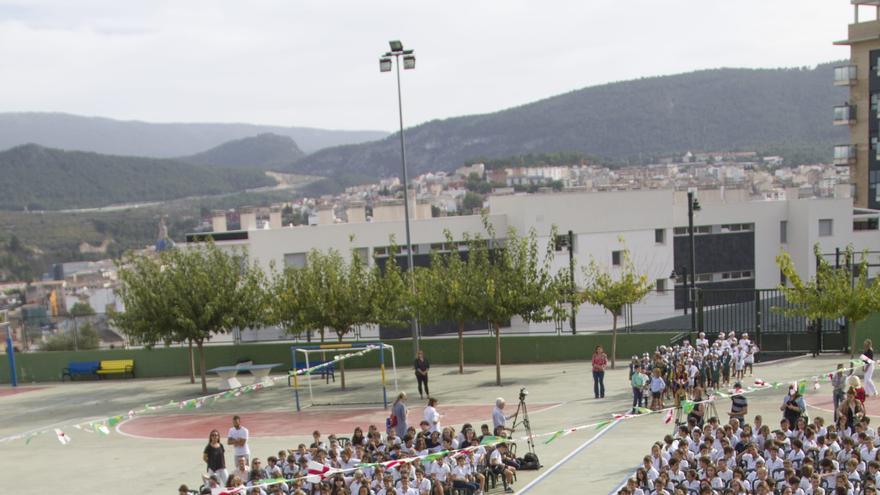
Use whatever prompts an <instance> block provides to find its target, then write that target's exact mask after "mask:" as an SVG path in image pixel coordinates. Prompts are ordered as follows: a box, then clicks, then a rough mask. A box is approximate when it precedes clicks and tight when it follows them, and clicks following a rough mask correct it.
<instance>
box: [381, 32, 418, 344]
mask: <svg viewBox="0 0 880 495" xmlns="http://www.w3.org/2000/svg"><path fill="white" fill-rule="evenodd" d="M395 43H396V44H397V46H395ZM411 54H412V50H406V51H404V50H403V45H402V44H400V42H399V41H397V42H395V41H392V42H391V51H390V52H387V53H385V54H384V57H385V58H388V57H391V56H393V57H394V65H395V68H396V69H397V114H398V118H399V122H400V161H401V166H402V168H403V215H404V222H403V223H404V226H405V229H406V261H407V274H408V275H409V280H410V290H412V294H413V297H415V295H416V278H415V264H414V263H413V247H412V236H411V234H410V225H409V176H408V174H407V171H406V144H405V143H404V139H403V96H402V92H401V89H400V56H401V55H405V56H410V55H411ZM413 68H414V66H413ZM411 323H412V340H413V357H418V354H419V320H418V318H417V317H416V315H415V314H413V315H412V321H411Z"/></svg>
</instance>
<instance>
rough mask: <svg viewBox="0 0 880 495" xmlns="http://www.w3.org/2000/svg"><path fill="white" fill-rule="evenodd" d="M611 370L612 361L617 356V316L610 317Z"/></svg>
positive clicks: (612, 366)
mask: <svg viewBox="0 0 880 495" xmlns="http://www.w3.org/2000/svg"><path fill="white" fill-rule="evenodd" d="M611 321H612V325H611V369H614V359H615V357H616V356H617V315H611Z"/></svg>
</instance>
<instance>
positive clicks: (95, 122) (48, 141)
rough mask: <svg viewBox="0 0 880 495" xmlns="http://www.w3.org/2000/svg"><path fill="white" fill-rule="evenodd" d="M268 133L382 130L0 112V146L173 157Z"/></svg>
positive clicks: (307, 135) (321, 140)
mask: <svg viewBox="0 0 880 495" xmlns="http://www.w3.org/2000/svg"><path fill="white" fill-rule="evenodd" d="M265 133H272V134H276V135H279V136H287V137H289V138H291V139H293V140H294V141H296V143H297V145H299V147H300V149H302V150H303V151H304V152H306V153H312V152H314V151H317V150H319V149H322V148H327V147H332V146H339V145H344V144H352V143H360V142H365V141H372V140H375V139H381V138H383V137H385V136H387V135H388V133H387V132H383V131H340V130H326V129H313V128H308V127H281V126H267V125H253V124H211V123H205V124H199V123H194V124H184V123H168V124H163V123H148V122H139V121H121V120H113V119H107V118H102V117H82V116H79V115H70V114H64V113H0V150H2V149H8V148H12V147H14V146H19V145H22V144H28V143H34V144H39V145H41V146H46V147H50V148H60V149H65V150H77V151H93V152H96V153H105V154H109V155H123V156H144V157H153V158H173V157H179V156H187V155H192V154H195V153H201V152H203V151H205V150H207V149H209V148H213V147H215V146H219V145H221V144H223V143H225V142H227V141H232V140H236V139H242V138H246V137H253V136H257V135H259V134H265Z"/></svg>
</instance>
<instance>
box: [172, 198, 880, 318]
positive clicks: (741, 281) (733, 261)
mask: <svg viewBox="0 0 880 495" xmlns="http://www.w3.org/2000/svg"><path fill="white" fill-rule="evenodd" d="M848 191H849V188H848V187H847V186H845V185H843V186H840V187H838V188H837V191H836V192H837V193H838V194H837V195H836V196H834V197H828V198H803V199H800V198H798V195H797V193H796V191H792V194H790V195H787V197H786V198H783V199H775V200H752V199H751V198H750V197H749V195H748V194H746V192H745V191H743V190H724V189H719V190H708V191H698V193H697V196H698V198H699V201H700V203H701V204H702V209H701V211H699V212H698V213H696V215H695V220H694V226H695V227H694V231H695V236H694V238H695V242H694V246H695V252H696V257H695V265H696V273H697V277H696V285H697V288H706V289H710V288H711V289H722V288H729V289H751V288H773V287H776V286H777V285H778V284H779V282H780V272H779V269H778V267H777V265H776V262H775V259H776V256H777V254H779V252H780V250H786V251H787V252H789V253H790V254H791V256H792V259H793V260H794V263H795V265H796V267H797V269H798V271H800V272H801V274H802V275H803V276H811V275H813V274H815V262H816V261H815V257H814V256H813V246H814V245H818V246H819V247H820V249H821V250H823V251H825V252H833V251H834V250H835V248H843V247H845V246H847V245H850V244H851V245H853V246H854V247H855V248H856V249H858V250H861V249H876V248H877V246H880V231H878V230H877V226H878V217H880V212H872V211H869V210H858V209H857V210H854V209H853V207H852V198H851V197H850V196H849V194H848ZM488 210H489V214H488V217H487V218H488V221H489V222H490V223H491V224H492V226H493V228H494V229H495V231H496V232H497V233H498V234H499V236H503V235H504V234H505V233H506V232H507V229H508V228H509V227H513V228H514V229H516V230H517V231H518V232H528V231H530V230H532V229H533V230H534V231H535V232H536V233H537V236H538V239H539V242H540V243H541V246H542V248H547V247H548V246H549V245H552V246H553V248H554V253H555V254H554V257H555V259H554V260H553V262H554V266H555V267H556V268H557V269H561V268H562V267H565V266H568V263H569V256H570V254H569V243H568V240H567V237H568V231H571V232H572V237H573V241H574V242H573V243H571V244H570V248H571V251H572V252H571V256H573V257H574V259H575V261H576V263H577V264H578V266H586V265H589V264H590V262H592V261H595V262H596V263H598V264H600V265H602V266H604V267H606V268H607V269H609V270H612V271H613V270H615V269H617V268H616V267H617V266H618V265H619V264H620V262H621V257H620V251H622V250H623V249H625V248H626V249H629V250H630V252H631V253H632V259H633V261H634V262H635V264H636V266H637V267H638V269H639V270H640V271H642V272H644V273H646V274H648V276H649V277H650V279H651V280H653V281H654V282H655V285H656V287H657V290H656V291H655V292H654V293H652V294H651V295H650V296H648V297H647V299H646V300H645V302H644V303H642V304H639V305H637V306H636V307H634V308H633V312H632V317H631V323H633V324H639V323H644V322H650V321H655V320H660V319H665V318H669V317H674V316H679V315H681V314H682V310H683V309H684V307H685V306H686V304H685V301H686V299H685V298H686V295H685V291H684V285H683V282H684V279H683V277H682V276H681V273H682V271H683V269H686V268H687V267H689V266H690V237H689V236H688V235H687V234H688V231H687V225H688V220H687V199H686V193H685V192H683V191H673V190H639V191H619V192H562V193H546V194H508V195H494V196H490V197H489V198H488ZM411 226H412V240H413V244H414V245H413V255H414V263H415V265H416V266H424V265H427V264H428V262H429V257H430V252H431V250H432V249H438V248H441V247H443V245H444V243H445V242H446V238H445V235H444V232H445V231H447V230H448V231H449V232H451V234H452V236H453V238H454V239H455V240H460V239H463V238H464V236H465V234H477V233H483V232H484V231H483V225H482V219H481V218H480V217H479V216H476V215H469V216H452V217H437V218H421V219H415V220H413V221H412V222H411ZM554 227H555V228H556V230H557V235H559V236H560V238H559V239H553V238H552V236H551V234H552V232H553V228H554ZM204 235H205V234H204V233H202V234H197V235H191V236H188V238H187V241H188V242H196V241H197V240H198V236H204ZM213 236H214V238H215V240H216V242H217V244H218V245H220V246H240V247H245V248H247V250H248V252H249V253H250V255H251V256H252V257H253V258H254V259H256V260H257V261H258V262H259V264H260V265H261V266H263V267H264V268H265V269H267V270H268V269H269V265H270V263H273V262H274V263H275V265H276V266H285V265H293V266H302V265H303V264H304V263H305V259H306V254H307V253H308V252H309V251H310V250H311V249H319V250H326V249H329V248H334V249H337V250H340V251H346V250H348V249H357V250H358V251H359V253H360V254H361V255H362V256H364V257H366V258H367V259H375V258H382V257H384V256H387V253H388V246H389V245H390V244H392V240H391V239H394V242H393V243H396V244H397V245H401V244H403V242H404V241H403V240H404V239H405V233H404V223H403V221H402V219H401V218H395V219H393V220H389V221H376V220H374V221H372V222H357V223H332V224H326V225H315V226H299V227H285V228H280V229H276V228H270V229H255V230H248V231H236V232H222V233H221V232H216V233H214V234H213ZM551 243H552V244H551ZM673 272H677V274H673ZM576 277H577V281H578V282H582V281H583V274H582V273H581V271H580V270H578V272H577V273H576ZM731 302H737V301H731ZM577 322H578V330H591V329H592V330H595V329H607V328H608V327H609V325H610V317H609V316H608V315H607V314H604V313H603V311H602V310H600V309H598V308H595V307H590V306H584V307H582V308H581V309H580V311H579V314H578V315H577ZM512 325H514V326H518V327H521V328H525V329H529V330H532V329H534V330H536V331H538V330H541V331H546V330H547V328H548V327H552V326H553V325H554V323H532V324H526V323H523V322H519V321H514V322H512Z"/></svg>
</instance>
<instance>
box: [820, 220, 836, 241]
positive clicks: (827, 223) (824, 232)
mask: <svg viewBox="0 0 880 495" xmlns="http://www.w3.org/2000/svg"><path fill="white" fill-rule="evenodd" d="M832 235H834V220H832V219H830V218H825V219H821V220H819V237H830V236H832Z"/></svg>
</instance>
